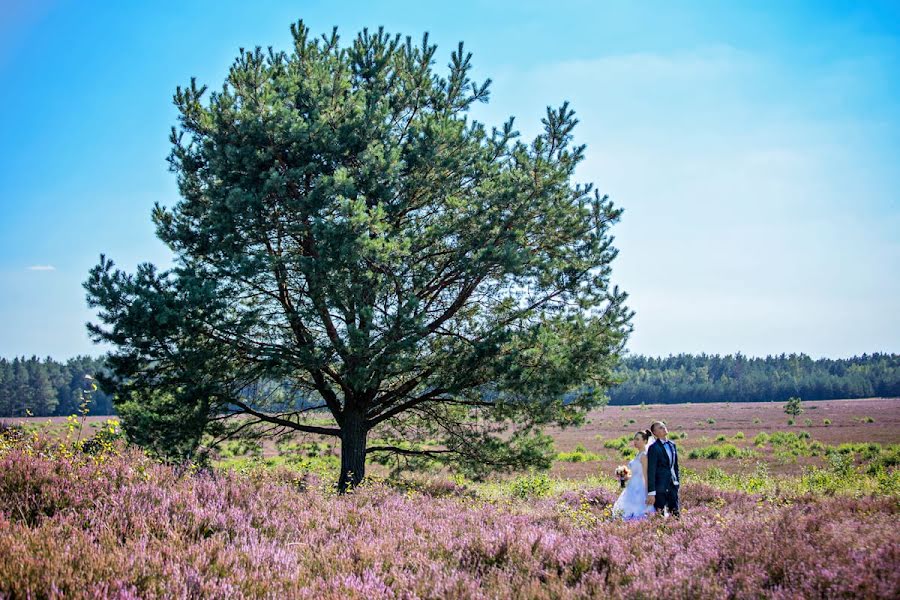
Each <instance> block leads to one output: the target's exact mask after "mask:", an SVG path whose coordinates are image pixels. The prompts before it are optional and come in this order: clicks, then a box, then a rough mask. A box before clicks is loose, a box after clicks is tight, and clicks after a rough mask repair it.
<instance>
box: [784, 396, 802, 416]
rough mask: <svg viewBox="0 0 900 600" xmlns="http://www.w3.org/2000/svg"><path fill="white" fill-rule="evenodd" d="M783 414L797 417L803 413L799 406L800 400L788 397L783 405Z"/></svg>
mask: <svg viewBox="0 0 900 600" xmlns="http://www.w3.org/2000/svg"><path fill="white" fill-rule="evenodd" d="M784 413H785V414H787V415H790V416H792V417H799V416H800V415H801V414H802V413H803V406H802V405H801V404H800V398H796V397H793V396H792V397H790V398H788V401H787V404H785V405H784Z"/></svg>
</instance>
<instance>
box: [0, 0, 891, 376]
mask: <svg viewBox="0 0 900 600" xmlns="http://www.w3.org/2000/svg"><path fill="white" fill-rule="evenodd" d="M298 19H303V20H304V22H305V23H306V24H307V25H308V26H309V27H310V28H311V29H312V31H313V32H315V33H327V32H330V31H331V29H332V27H333V26H337V27H338V28H339V32H340V33H341V34H342V35H343V37H344V39H345V40H349V39H351V38H352V37H353V36H354V35H355V34H356V33H357V32H358V31H359V30H361V29H362V28H363V27H369V28H370V29H374V28H377V27H378V26H379V25H383V26H384V27H385V29H386V30H387V31H389V32H391V33H401V34H403V35H410V36H412V38H413V40H415V41H419V40H420V39H421V36H422V34H423V33H424V32H425V31H427V32H429V36H430V41H431V42H433V43H437V44H438V59H439V60H438V63H437V65H436V67H437V68H441V69H442V68H444V67H445V65H446V63H447V62H448V61H449V56H450V52H451V51H452V50H454V49H455V48H456V45H457V43H458V42H459V41H464V42H465V44H466V48H467V50H469V51H471V52H472V53H473V63H474V65H475V76H476V78H479V79H484V78H487V77H490V78H491V80H492V81H493V84H492V86H491V100H490V102H489V103H488V104H486V105H479V106H478V107H477V108H476V110H475V111H474V116H475V118H477V119H478V120H480V121H482V122H485V123H487V124H489V125H495V124H500V123H502V122H503V121H505V120H506V119H507V118H508V117H509V116H515V117H516V125H517V128H518V129H519V130H520V131H521V132H522V134H523V135H524V136H525V137H530V136H533V135H535V134H536V133H537V131H538V129H539V127H540V119H541V117H542V116H543V114H544V112H545V110H546V107H547V106H559V105H560V104H561V103H562V102H564V101H569V102H570V105H571V107H572V108H573V109H574V110H575V111H576V114H577V116H578V118H579V120H580V122H579V125H578V126H577V127H576V129H575V132H574V133H575V141H576V142H577V143H583V144H586V145H587V150H586V159H585V161H584V162H583V163H582V165H580V167H579V170H578V172H577V179H578V181H581V182H593V183H594V184H595V185H596V187H597V188H598V189H599V190H600V191H602V192H604V193H607V194H609V195H610V197H611V198H612V199H613V201H614V202H615V203H616V204H617V205H618V206H621V207H623V208H624V209H625V212H624V215H623V218H622V221H621V222H620V223H619V224H617V225H616V226H615V227H614V228H613V233H614V235H615V236H616V241H615V245H616V247H617V248H618V249H619V251H620V253H619V256H618V258H617V259H616V261H615V263H614V266H613V280H614V282H615V283H616V284H618V285H619V286H620V287H621V288H622V289H624V290H625V291H627V292H628V294H629V306H630V307H631V308H632V309H633V310H634V311H635V313H636V315H635V318H634V322H633V324H634V333H633V334H632V336H631V338H630V340H629V344H628V349H629V351H631V352H633V353H640V354H648V355H655V356H665V355H668V354H678V353H681V352H690V353H701V352H706V353H719V354H726V353H735V352H741V353H743V354H745V355H749V356H765V355H768V354H780V353H782V352H785V353H791V352H803V353H806V354H809V355H811V356H813V357H816V358H818V357H831V358H838V357H848V356H853V355H859V354H863V353H872V352H900V3H898V2H893V3H892V2H877V1H867V2H827V1H824V0H822V1H815V2H802V1H793V2H783V1H754V2H720V1H713V2H691V1H686V2H678V3H673V2H665V1H661V2H654V1H646V2H634V1H630V0H621V1H599V0H594V1H583V2H565V1H560V2H553V3H550V2H545V1H537V2H532V1H517V2H500V1H482V2H471V1H456V2H442V3H436V2H376V1H372V0H369V1H366V2H341V3H335V2H320V1H294V2H270V1H265V0H259V1H257V2H252V3H251V2H230V1H222V0H220V1H215V2H214V1H200V0H194V1H190V2H184V1H179V2H168V1H157V2H152V3H151V2H145V3H126V2H106V1H103V2H97V1H91V0H81V1H77V2H76V1H74V0H71V1H52V0H0V136H2V137H0V357H7V358H10V357H13V356H23V355H26V356H31V355H37V356H41V357H44V356H51V357H53V358H55V359H58V360H64V359H66V358H69V357H71V356H75V355H79V354H91V355H99V354H102V353H103V351H104V348H102V347H99V346H96V345H94V344H92V342H91V341H90V340H89V338H88V335H87V332H86V329H85V323H86V322H88V321H91V320H93V318H94V316H93V313H92V311H91V310H89V309H88V307H87V305H86V302H85V292H84V289H83V288H82V282H83V281H84V280H85V279H86V278H87V274H88V271H89V270H90V268H91V267H92V266H94V265H95V264H96V263H97V262H98V260H99V256H100V254H101V253H103V254H105V255H107V256H108V257H110V258H112V259H113V260H114V261H115V262H116V264H117V265H118V266H120V267H123V268H125V269H126V270H129V271H133V270H134V269H135V267H136V266H137V264H139V263H141V262H152V263H155V264H157V265H160V266H163V267H165V266H167V265H169V264H171V255H170V253H169V251H168V249H167V248H166V247H165V246H164V245H163V244H162V243H161V242H160V241H159V240H158V239H156V237H155V235H154V230H153V226H152V223H151V220H150V211H151V209H152V207H153V203H154V202H160V203H161V204H163V205H165V206H172V205H173V204H175V202H176V201H177V199H178V192H177V188H176V184H175V178H174V175H173V174H172V173H171V172H169V171H168V165H167V163H166V161H165V159H166V156H167V155H168V152H169V149H170V145H169V141H168V135H169V131H170V129H171V127H172V126H173V125H174V124H175V123H176V111H175V108H174V106H173V105H172V94H173V93H174V91H175V88H176V86H178V85H185V84H187V83H188V82H189V81H190V78H191V77H196V78H197V80H198V82H199V83H201V84H208V85H209V86H210V87H211V88H213V89H215V88H218V87H220V86H221V84H222V82H223V81H224V77H225V75H226V73H227V70H228V67H229V66H230V64H231V63H232V61H233V60H234V58H235V57H236V55H237V54H238V51H239V48H241V47H245V48H253V47H255V46H262V47H263V48H265V47H267V46H273V47H274V48H276V49H288V47H289V43H290V31H289V26H290V24H291V23H292V22H295V21H297V20H298Z"/></svg>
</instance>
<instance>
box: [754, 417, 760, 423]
mask: <svg viewBox="0 0 900 600" xmlns="http://www.w3.org/2000/svg"><path fill="white" fill-rule="evenodd" d="M759 423H760V420H759V418H758V417H753V424H754V425H759Z"/></svg>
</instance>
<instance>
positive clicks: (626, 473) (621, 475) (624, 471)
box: [616, 465, 631, 487]
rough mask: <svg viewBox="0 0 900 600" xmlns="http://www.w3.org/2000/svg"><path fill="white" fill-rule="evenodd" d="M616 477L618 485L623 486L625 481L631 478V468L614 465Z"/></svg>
mask: <svg viewBox="0 0 900 600" xmlns="http://www.w3.org/2000/svg"><path fill="white" fill-rule="evenodd" d="M616 479H618V480H619V487H625V482H626V481H628V480H629V479H631V469H629V468H628V467H626V466H625V465H622V466H619V467H616Z"/></svg>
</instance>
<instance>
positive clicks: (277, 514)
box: [0, 399, 900, 599]
mask: <svg viewBox="0 0 900 600" xmlns="http://www.w3.org/2000/svg"><path fill="white" fill-rule="evenodd" d="M898 402H900V401H898V400H896V399H895V400H883V399H875V400H854V401H846V402H844V401H835V402H820V403H809V404H807V405H806V406H805V409H806V410H805V412H804V413H803V414H802V415H800V417H799V419H798V421H799V425H794V426H792V427H788V426H787V425H786V420H787V416H786V415H784V413H783V412H781V406H782V405H752V406H747V405H731V406H727V405H715V406H708V405H706V406H700V405H686V406H669V407H656V406H654V407H645V409H641V408H639V407H630V408H622V407H608V408H606V409H605V410H603V411H597V412H596V413H593V414H592V415H591V422H590V423H589V424H588V425H586V426H585V427H584V428H581V429H578V430H569V431H565V432H558V433H557V440H558V446H559V449H560V456H559V460H558V461H557V462H556V464H555V466H554V468H553V469H552V470H551V472H550V474H549V475H548V474H524V475H520V476H516V477H508V478H505V479H503V480H495V481H488V482H472V481H468V480H465V479H463V478H461V477H459V476H453V475H452V474H448V473H431V474H417V475H405V476H404V477H403V478H402V479H401V480H392V481H388V480H384V479H383V478H381V477H379V476H378V472H379V470H378V465H374V471H375V474H376V476H375V477H374V478H373V481H372V482H371V483H367V484H365V485H364V486H362V487H360V488H357V489H356V490H354V491H353V492H352V493H350V494H347V495H344V496H339V495H337V494H335V493H334V491H333V487H332V486H333V483H334V479H333V473H332V471H331V465H332V464H333V461H334V457H333V449H331V448H326V447H325V446H324V445H323V444H317V443H315V442H310V441H305V442H301V441H299V440H298V441H295V442H285V441H281V442H279V444H278V445H277V446H276V447H274V448H269V447H268V446H264V447H260V448H253V447H251V446H246V445H245V446H244V447H241V446H238V445H231V446H229V447H228V448H229V450H228V451H227V452H224V453H222V454H223V455H220V456H219V458H218V462H217V465H218V466H215V467H212V468H197V467H180V468H179V467H171V466H165V465H161V464H158V463H156V462H154V461H153V460H151V459H149V458H148V457H146V456H144V455H143V454H141V453H140V452H138V451H137V450H135V449H128V448H126V447H125V446H124V445H123V443H122V441H121V440H119V439H117V437H118V436H117V435H116V431H117V428H116V427H115V425H114V424H110V423H108V422H107V421H106V420H105V419H97V418H93V419H89V420H88V421H87V422H86V423H85V424H84V425H83V427H82V425H81V424H80V423H78V424H76V422H75V421H74V420H72V421H70V422H69V423H66V422H65V421H63V422H57V423H55V424H52V425H51V426H49V427H48V426H41V427H38V426H37V424H36V423H26V425H27V427H14V428H12V429H9V430H7V431H6V432H5V434H4V435H3V437H2V442H0V597H4V598H29V597H33V598H62V597H67V598H69V597H71V598H137V597H141V598H171V597H193V598H241V597H268V598H367V599H368V598H592V597H613V598H656V597H670V598H722V597H732V598H758V597H772V598H840V597H845V598H860V597H862V598H896V597H898V595H900V569H898V566H900V542H898V540H897V536H896V529H897V526H898V524H900V519H898V514H900V504H898V500H900V477H898V471H897V464H898V447H897V442H898V440H897V435H896V433H895V431H896V427H897V425H898V423H897V420H898V414H897V413H898V410H897V408H898ZM813 407H815V408H813ZM807 415H810V417H809V418H811V419H812V418H815V420H816V421H818V423H815V424H814V425H813V426H804V425H803V419H804V418H806V417H807ZM657 417H662V418H665V419H667V420H668V421H669V422H670V423H671V424H672V429H673V431H675V432H677V433H678V434H679V435H680V433H686V434H687V437H685V438H684V439H679V440H678V443H679V446H680V448H681V453H682V455H684V456H685V457H686V458H684V467H685V469H684V470H685V477H684V479H685V481H684V485H683V492H682V502H683V505H684V511H683V516H682V517H681V519H678V520H676V519H673V518H670V519H654V520H651V521H647V522H638V523H634V522H632V523H623V522H619V521H616V520H614V519H613V518H612V516H611V514H610V507H611V503H612V502H613V501H614V499H615V497H616V490H615V485H614V482H613V481H612V479H611V477H609V476H608V475H607V474H606V471H607V465H615V464H618V463H620V462H624V461H625V458H624V456H623V454H624V452H623V451H622V449H621V448H620V446H621V444H619V442H618V441H617V437H618V436H620V435H622V434H623V433H627V432H630V431H631V430H632V429H635V428H636V427H635V426H636V424H637V423H638V422H639V423H641V424H643V422H644V421H647V420H648V419H652V418H657ZM632 418H633V419H635V424H630V423H628V420H629V419H632ZM826 418H827V419H830V421H831V424H830V425H827V426H826V425H824V424H823V423H822V421H823V419H826ZM708 419H713V420H714V421H715V423H709V422H707V420H708ZM754 419H756V420H758V421H759V422H758V423H754ZM17 421H21V420H17ZM700 421H702V424H700V423H699V422H700ZM41 423H46V420H42V421H41ZM67 425H68V426H67ZM92 425H93V427H92ZM738 432H742V433H744V436H743V438H738V439H735V438H736V436H737V434H738ZM804 432H805V433H804ZM95 433H99V435H98V436H97V437H95V438H94V439H93V441H92V442H91V443H88V444H87V446H84V444H82V443H81V440H84V439H86V438H90V437H92V436H93V435H94V434H95ZM806 433H808V436H807V435H806ZM760 434H764V435H765V437H767V438H768V439H765V438H760ZM718 435H724V436H725V438H726V441H724V442H723V441H719V442H716V437H717V436H718ZM79 436H80V437H79ZM598 436H599V437H598ZM754 438H757V439H756V441H754ZM76 441H77V443H76ZM579 445H580V446H581V447H579ZM729 445H731V446H733V447H734V448H736V449H737V451H738V452H742V451H744V452H745V454H744V455H741V456H732V457H729V458H721V459H719V460H716V459H711V458H700V457H695V458H688V457H689V456H690V454H691V452H692V451H694V452H697V451H700V452H706V453H708V452H709V451H708V450H703V449H704V448H709V447H710V446H718V447H720V448H723V447H727V446H729ZM724 452H725V453H728V452H730V451H728V450H725V451H724ZM579 454H580V455H581V456H580V457H578V458H576V457H575V455H579ZM224 455H227V456H224ZM382 471H384V468H382Z"/></svg>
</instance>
